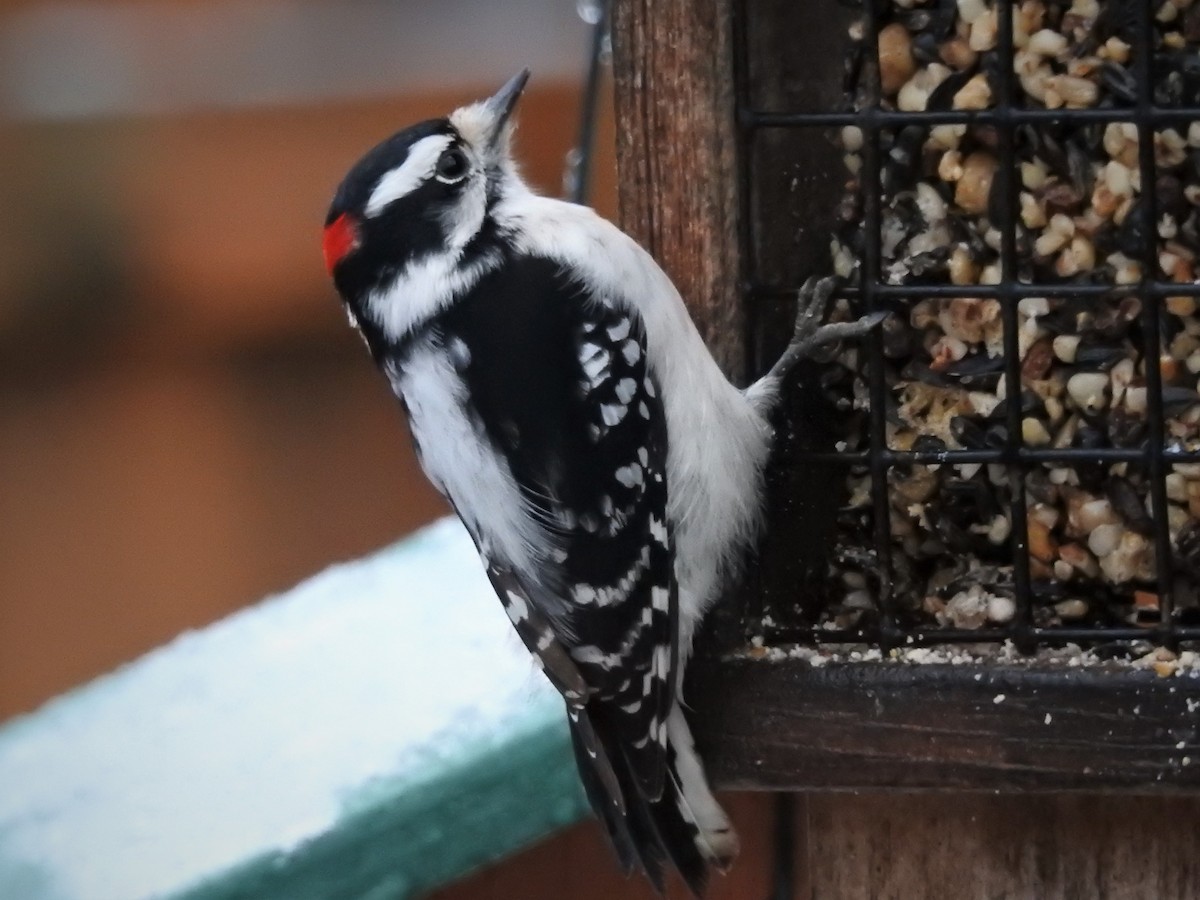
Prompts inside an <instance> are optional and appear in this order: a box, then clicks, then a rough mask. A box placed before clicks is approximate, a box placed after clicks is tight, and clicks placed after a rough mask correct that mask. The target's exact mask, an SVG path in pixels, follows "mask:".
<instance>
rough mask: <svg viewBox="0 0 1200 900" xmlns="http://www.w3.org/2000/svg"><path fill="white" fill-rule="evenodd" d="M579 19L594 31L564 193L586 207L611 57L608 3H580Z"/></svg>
mask: <svg viewBox="0 0 1200 900" xmlns="http://www.w3.org/2000/svg"><path fill="white" fill-rule="evenodd" d="M576 8H577V10H578V12H579V17H580V18H581V19H583V21H584V22H587V23H588V24H589V25H591V27H592V32H591V39H590V45H589V51H588V62H587V71H586V74H585V76H584V81H583V98H582V101H581V102H580V105H579V108H580V113H579V136H578V139H577V140H576V143H575V146H574V147H573V148H572V149H571V150H570V152H569V153H567V161H566V169H565V171H564V172H563V193H564V194H565V195H566V197H567V199H568V200H570V201H571V202H572V203H581V204H586V203H587V202H588V196H589V194H590V192H591V186H592V157H593V156H594V154H595V144H596V120H597V118H598V117H599V107H600V88H601V85H602V83H603V80H604V66H605V63H606V61H607V60H608V59H609V58H610V56H611V48H610V44H609V30H608V21H609V0H579V3H578V4H577V7H576Z"/></svg>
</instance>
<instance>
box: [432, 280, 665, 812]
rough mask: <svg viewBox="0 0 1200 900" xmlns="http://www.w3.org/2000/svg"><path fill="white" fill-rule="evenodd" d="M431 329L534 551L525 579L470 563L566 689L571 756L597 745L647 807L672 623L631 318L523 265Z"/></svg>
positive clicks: (499, 562)
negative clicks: (530, 525) (621, 760)
mask: <svg viewBox="0 0 1200 900" xmlns="http://www.w3.org/2000/svg"><path fill="white" fill-rule="evenodd" d="M445 329H446V333H445V335H444V340H445V341H446V343H447V346H448V347H450V348H451V350H452V353H451V355H452V356H455V357H456V358H457V360H458V362H457V363H456V365H457V366H459V368H460V372H461V375H462V376H463V377H464V378H465V380H466V382H467V385H468V387H469V391H468V396H470V397H471V401H472V405H473V407H474V409H475V412H476V413H477V414H478V416H479V419H480V421H481V423H482V425H483V426H484V428H485V429H486V431H487V433H488V435H489V437H490V439H491V440H492V442H493V443H495V444H496V445H497V446H498V448H499V449H500V450H501V451H502V452H503V455H504V457H505V459H506V460H507V464H508V467H509V468H510V469H511V472H512V476H513V478H514V479H515V481H516V484H517V487H518V488H519V490H520V492H521V495H522V500H523V504H524V505H525V507H526V508H527V509H528V510H529V515H530V516H531V517H532V518H533V519H536V521H537V525H538V532H539V534H541V535H542V536H543V537H544V538H545V543H546V547H544V548H539V552H542V553H543V554H544V558H542V559H540V560H539V561H538V563H537V564H536V565H524V566H522V565H519V564H517V562H516V561H515V560H513V559H504V558H501V557H500V555H499V554H496V553H492V554H490V555H489V554H487V553H485V556H486V557H487V559H488V564H489V574H490V575H491V577H492V581H493V584H494V585H495V586H496V588H497V593H499V594H500V597H501V600H502V601H504V602H505V605H506V608H507V609H508V611H509V615H510V618H513V621H514V624H517V623H518V619H519V620H520V623H519V624H517V627H518V632H522V629H523V630H524V633H522V639H523V640H524V641H525V643H526V646H528V647H529V648H530V650H531V651H533V652H535V653H537V654H538V655H539V656H540V658H541V659H542V661H543V664H544V665H545V667H546V669H547V672H548V674H550V676H551V680H552V681H554V682H555V683H556V685H557V686H559V688H560V690H562V689H563V687H564V686H566V685H571V688H570V689H569V690H564V692H563V693H564V696H565V697H566V698H567V701H568V708H569V710H570V711H571V713H572V717H573V718H574V719H575V720H576V724H577V725H578V728H577V729H576V735H577V739H578V738H579V737H580V736H582V737H583V740H584V743H585V745H586V746H585V751H586V753H587V754H588V755H589V756H591V758H593V759H600V758H601V756H602V750H603V748H601V747H599V746H596V745H595V743H594V740H593V737H592V736H594V734H595V733H596V732H601V733H603V735H604V736H605V738H606V739H607V740H609V741H610V742H611V743H612V746H614V747H619V748H621V754H622V755H623V757H625V759H627V761H628V764H627V765H623V766H622V768H627V769H628V770H630V771H632V773H633V775H634V777H635V778H636V782H637V785H638V787H639V789H640V791H641V792H642V793H643V794H644V795H645V796H647V797H648V798H651V799H655V798H657V797H658V796H660V795H661V792H662V787H663V779H664V774H663V773H664V767H665V760H666V752H665V744H666V720H667V714H668V712H669V710H670V706H671V702H672V697H673V687H672V682H673V679H674V670H675V667H676V641H675V634H676V632H677V627H676V619H677V610H676V593H675V587H674V578H673V558H672V547H671V535H670V533H669V529H668V524H667V516H666V507H667V491H668V485H667V481H666V458H667V429H666V420H665V416H664V413H663V407H662V402H661V398H660V396H659V392H658V390H657V387H656V385H655V383H654V381H653V378H652V376H651V373H650V372H649V370H648V367H647V361H646V347H645V336H644V333H643V330H642V328H641V326H640V322H639V321H638V318H637V314H636V313H635V312H634V311H632V310H628V309H623V308H621V307H619V306H617V305H615V304H613V303H610V302H609V301H608V299H607V298H604V297H597V296H593V295H592V294H590V293H589V292H588V291H587V290H586V289H585V288H583V287H582V286H581V285H579V284H578V283H577V282H574V281H572V280H571V279H569V278H568V277H566V276H565V275H564V274H563V272H562V270H561V268H560V266H559V265H558V264H556V263H553V262H551V261H549V260H544V259H537V258H526V259H523V260H514V261H513V263H512V264H511V265H509V266H508V267H506V269H505V270H504V271H503V272H502V273H497V274H496V275H495V276H493V277H485V278H484V279H483V280H482V281H481V282H480V284H479V285H478V287H477V288H476V290H475V291H474V292H473V294H472V296H471V297H470V298H468V299H467V300H466V302H463V303H460V304H459V305H458V306H457V307H456V308H454V309H452V310H451V311H450V312H449V313H448V315H447V317H446V319H445ZM459 342H461V344H462V348H463V349H462V350H461V352H457V353H455V352H453V349H454V348H456V347H458V346H459ZM460 512H462V511H461V510H460ZM538 542H539V544H540V543H541V542H542V541H541V539H539V541H538ZM481 549H483V548H481ZM526 610H528V611H529V614H528V615H526V616H516V615H514V614H515V613H519V612H524V611H526ZM535 623H540V624H535ZM539 629H541V630H540V631H539ZM539 645H540V647H539ZM560 650H565V652H566V655H567V656H568V658H569V659H570V662H571V663H572V664H573V666H574V668H575V670H576V671H577V672H578V673H579V675H580V677H581V679H582V682H583V683H584V684H585V685H586V690H587V698H586V704H582V703H579V702H578V701H577V700H575V699H574V698H573V697H572V696H571V691H572V690H574V688H575V685H574V682H575V677H574V674H573V673H572V671H570V667H569V666H564V665H563V659H562V653H561V652H560ZM581 710H586V719H585V718H584V717H583V714H582V713H581ZM592 754H595V755H594V756H592ZM601 765H602V767H603V764H602V763H601ZM601 775H602V778H603V779H604V780H605V781H606V782H607V781H609V773H608V772H602V773H601ZM606 786H607V785H606Z"/></svg>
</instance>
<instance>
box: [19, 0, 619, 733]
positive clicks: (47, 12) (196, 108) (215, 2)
mask: <svg viewBox="0 0 1200 900" xmlns="http://www.w3.org/2000/svg"><path fill="white" fill-rule="evenodd" d="M589 44H590V28H589V26H588V25H587V24H586V23H585V22H584V21H583V19H581V17H580V15H579V11H578V10H577V8H576V4H575V2H574V0H506V2H504V3H494V2H487V0H439V2H436V3H435V2H424V0H350V2H347V0H204V2H200V0H87V2H74V3H72V2H61V0H58V2H56V0H0V162H2V171H3V176H2V177H0V210H3V215H0V473H2V474H0V719H3V718H6V717H9V716H12V715H14V714H16V713H20V712H23V711H27V710H30V709H32V708H34V707H35V706H36V705H37V704H39V703H41V702H43V701H45V700H46V699H48V698H50V697H51V696H53V695H55V694H57V693H59V692H61V691H63V690H65V689H67V688H69V687H71V686H72V685H74V684H77V683H79V682H81V681H84V680H86V679H89V678H91V677H93V676H96V675H99V674H101V673H102V672H105V671H107V670H109V669H111V668H113V667H114V666H116V665H118V664H120V663H121V662H123V661H125V660H129V659H131V658H133V657H135V656H137V655H138V654H140V653H142V652H144V651H146V650H149V649H150V648H152V647H154V646H156V645H158V644H160V643H162V642H163V641H165V640H168V639H170V638H171V637H172V636H173V635H175V634H177V633H178V632H180V631H182V630H184V629H187V628H195V627H199V626H203V625H205V624H207V623H209V622H211V621H213V620H215V619H217V618H220V617H221V616H224V615H226V614H227V613H229V612H231V611H233V610H234V609H236V608H238V607H240V606H243V605H246V604H249V603H253V602H255V601H257V600H259V599H261V598H262V597H263V596H264V595H266V594H269V593H271V592H274V591H279V590H282V589H285V588H287V587H289V586H291V585H292V584H294V583H295V582H297V581H299V580H300V579H302V578H304V577H305V576H307V575H310V574H312V573H314V572H316V571H318V570H320V569H321V568H323V567H325V566H326V565H328V564H329V563H332V562H335V561H338V560H344V559H347V558H351V557H355V556H358V555H361V554H363V553H365V552H368V551H370V550H372V549H374V548H377V547H380V546H382V545H384V544H386V543H388V542H390V541H393V540H395V539H396V538H397V537H399V536H401V535H403V534H404V533H406V532H408V531H411V530H412V529H413V528H415V527H417V526H419V525H420V524H422V523H424V522H426V521H429V520H430V519H432V518H434V517H436V516H438V515H440V514H442V513H443V512H444V511H445V510H444V508H443V506H442V504H441V501H440V500H439V499H438V498H437V497H436V496H435V494H434V493H433V491H432V490H431V489H430V488H429V487H428V486H427V485H426V484H425V482H424V481H423V480H422V478H421V477H420V475H419V473H418V471H417V469H416V466H415V463H414V460H413V458H412V455H411V453H410V450H409V447H408V444H407V441H408V436H407V431H406V428H405V426H404V424H403V420H402V417H401V414H400V412H399V410H398V408H397V406H396V404H395V403H394V401H393V399H392V397H391V395H390V393H389V392H388V390H387V388H386V386H385V384H384V381H383V379H382V378H381V377H379V376H378V375H377V374H376V372H375V371H374V368H373V366H372V365H371V364H370V362H369V360H368V358H367V355H366V353H365V351H364V349H363V347H362V344H361V342H360V340H359V338H358V337H357V335H355V334H354V333H353V332H351V331H350V330H349V328H348V327H347V325H346V320H345V316H344V314H343V312H342V310H341V308H340V305H339V303H338V302H336V300H335V294H334V291H333V288H332V286H331V285H330V283H329V281H328V279H327V277H326V275H325V272H324V268H323V265H322V262H321V251H320V231H321V226H322V224H323V221H324V215H325V210H326V207H327V204H328V202H329V200H330V198H331V197H332V194H333V191H334V189H335V187H336V186H337V183H338V182H339V180H340V179H341V177H342V175H343V174H344V173H345V172H346V170H347V169H348V168H349V167H350V166H351V165H352V164H353V163H354V161H355V160H356V159H357V158H358V157H359V156H360V155H361V154H362V153H363V152H365V151H366V150H367V149H368V148H369V147H370V146H372V145H373V144H374V143H376V142H377V141H379V140H381V139H382V138H384V137H386V136H387V135H388V134H390V133H391V132H392V131H394V130H396V129H398V128H400V127H402V126H404V125H406V124H409V123H411V122H413V121H416V120H419V119H423V118H428V117H431V116H438V115H444V114H445V113H447V112H448V111H450V110H451V109H453V108H454V107H455V106H457V105H459V104H461V103H462V102H465V101H469V100H473V99H477V98H479V97H482V96H486V95H488V94H490V93H491V92H493V91H494V90H495V89H496V88H497V87H498V86H499V85H500V84H502V83H503V82H504V81H505V80H506V79H507V78H508V77H510V76H511V75H512V74H513V73H514V72H515V71H516V70H517V69H519V68H520V67H521V66H522V65H528V66H530V67H531V68H532V69H533V70H534V77H533V80H532V82H531V86H530V89H529V91H528V93H527V95H526V96H525V98H524V100H523V101H522V105H521V109H520V128H519V132H518V138H517V146H518V152H519V155H520V156H521V158H522V159H523V160H524V163H525V171H526V174H527V176H528V177H529V179H530V180H531V181H532V182H533V183H535V184H536V185H537V186H538V187H539V188H541V190H542V191H543V192H546V193H550V194H561V193H562V190H563V188H562V182H563V172H564V160H565V158H566V155H567V152H568V150H569V149H570V148H571V147H572V145H573V144H574V142H575V140H576V137H577V132H578V126H579V106H580V100H581V96H582V82H583V78H584V75H585V71H586V65H587V60H588V54H589ZM603 95H604V98H605V101H604V103H603V104H602V109H601V116H600V123H601V128H600V134H599V139H598V141H597V156H596V159H595V168H594V173H595V176H594V179H593V186H594V188H593V199H594V202H595V205H597V206H598V207H599V208H600V209H601V211H602V212H604V213H606V214H608V215H612V213H613V205H614V199H613V198H614V189H613V182H614V164H613V152H612V145H613V135H612V114H611V108H610V107H609V105H608V92H607V91H604V92H603Z"/></svg>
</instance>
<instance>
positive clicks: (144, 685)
mask: <svg viewBox="0 0 1200 900" xmlns="http://www.w3.org/2000/svg"><path fill="white" fill-rule="evenodd" d="M564 719H565V717H564V716H563V715H562V713H561V706H560V701H559V700H558V699H557V697H556V695H554V693H553V691H552V690H550V689H549V687H548V686H547V685H545V683H544V682H543V681H542V679H541V676H540V675H539V674H537V673H536V672H535V671H534V670H533V668H532V666H531V665H530V663H529V661H528V658H527V656H526V654H525V652H524V650H523V649H521V648H520V646H519V644H518V643H517V641H516V639H515V638H514V637H513V636H512V635H511V634H510V628H509V625H508V622H507V620H506V619H505V617H504V614H503V612H502V610H501V608H500V605H499V603H498V602H497V601H496V599H495V596H494V595H493V594H492V591H491V588H490V586H489V585H488V582H487V579H486V577H485V576H484V573H483V571H482V569H481V567H480V565H479V562H478V558H477V557H476V555H475V551H474V548H473V547H472V545H471V542H470V539H469V538H468V537H467V535H466V533H465V532H464V531H463V530H462V528H461V526H459V525H458V524H457V523H456V522H452V521H449V520H447V521H443V522H440V523H437V524H435V525H433V526H431V527H429V528H427V529H425V530H424V531H422V532H420V533H418V534H417V535H415V536H413V537H412V538H410V539H408V540H406V541H403V542H401V543H399V544H397V545H395V546H393V547H391V548H389V549H386V550H383V551H381V552H380V553H377V554H375V555H374V556H371V557H369V558H367V559H364V560H360V561H357V562H353V563H348V564H345V565H341V566H337V567H334V568H332V569H330V570H329V571H327V572H324V573H323V574H321V575H318V576H316V577H315V578H313V579H311V580H310V581H308V582H306V583H304V584H302V585H300V586H299V587H297V588H295V589H294V590H292V591H290V592H288V593H286V594H284V595H281V596H279V597H274V598H272V599H269V600H266V601H264V602H263V603H261V604H259V605H258V606H256V607H253V608H251V609H248V610H245V611H243V612H240V613H238V614H236V615H234V616H231V617H230V618H228V619H226V620H224V621H222V622H219V623H217V624H215V625H213V626H211V627H209V628H206V629H204V630H202V631H199V632H195V633H191V634H185V635H182V636H180V637H179V638H177V639H176V640H175V641H173V642H172V643H170V644H168V645H167V646H164V647H162V648H160V649H158V650H156V651H154V652H152V653H150V654H148V655H147V656H145V657H143V658H142V659H139V660H137V661H135V662H133V663H131V664H129V665H127V666H125V667H124V668H122V669H120V670H119V671H117V672H114V673H112V674H110V675H107V676H105V677H103V678H100V679H97V680H96V681H95V682H93V683H91V684H89V685H86V686H84V687H82V688H79V689H78V690H75V691H72V692H71V693H69V694H67V695H65V696H63V697H61V698H59V699H56V700H54V701H52V702H51V703H49V704H47V705H46V706H44V707H43V708H42V709H40V710H38V711H37V712H35V713H33V714H31V715H28V716H25V717H22V718H20V719H17V720H14V721H12V722H10V723H8V724H6V725H5V726H4V727H3V728H0V897H6V898H7V897H11V898H18V897H19V898H22V900H135V898H144V897H168V898H187V900H218V898H220V900H231V898H255V900H273V898H280V900H282V898H288V900H296V898H333V897H361V898H370V900H383V898H405V897H412V896H419V895H420V894H421V893H423V892H425V891H427V890H428V889H430V888H432V887H435V886H437V885H439V884H443V883H446V882H448V881H451V880H453V879H455V878H456V877H459V876H461V875H463V874H465V873H466V872H468V871H470V870H472V869H474V868H477V867H479V866H481V865H484V864H485V863H487V862H489V861H492V860H496V859H500V858H502V857H504V856H506V855H508V854H510V853H512V852H513V851H515V850H518V849H520V848H522V847H524V846H526V845H528V844H530V843H532V842H533V841H535V840H537V839H538V838H539V837H541V836H543V835H546V834H549V833H550V832H553V831H555V830H557V829H559V828H561V827H563V826H565V825H567V824H570V823H572V822H575V821H577V820H578V819H580V818H581V817H582V816H583V815H584V811H585V802H584V800H583V797H582V793H581V791H580V789H579V786H578V781H577V777H576V774H575V770H574V765H573V763H572V761H571V758H570V749H569V741H568V738H567V734H566V729H565V725H564Z"/></svg>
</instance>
